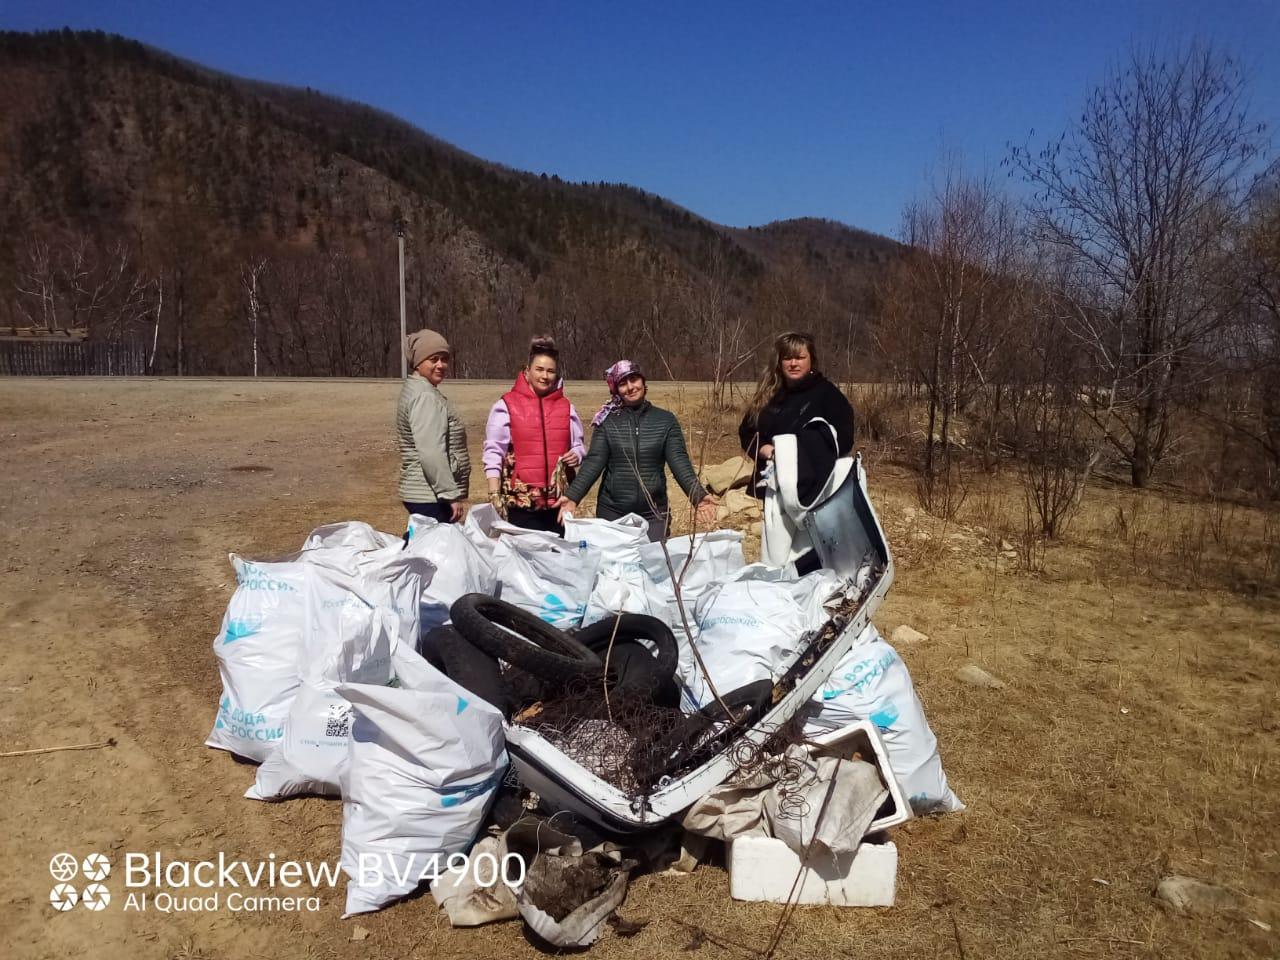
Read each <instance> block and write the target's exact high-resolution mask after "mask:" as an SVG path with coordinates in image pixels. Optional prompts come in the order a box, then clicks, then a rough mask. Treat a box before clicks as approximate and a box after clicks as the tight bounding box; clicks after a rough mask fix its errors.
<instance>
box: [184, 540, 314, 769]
mask: <svg viewBox="0 0 1280 960" xmlns="http://www.w3.org/2000/svg"><path fill="white" fill-rule="evenodd" d="M231 566H232V567H233V568H234V569H235V573H236V583H237V586H236V591H235V593H234V594H232V596H231V601H230V603H228V604H227V610H226V613H225V614H224V615H223V617H222V629H221V630H220V631H219V632H218V636H217V637H216V638H215V639H214V641H213V653H214V656H215V657H217V660H218V672H219V673H220V674H221V675H222V695H221V696H220V697H219V698H218V715H217V718H216V719H215V720H214V724H213V730H212V731H210V733H209V737H208V739H207V740H205V743H206V744H207V745H208V746H210V747H216V748H218V749H220V750H229V751H231V752H232V753H234V754H237V755H239V756H242V757H246V758H248V759H250V760H258V761H261V760H265V759H266V757H267V755H268V754H269V753H270V752H271V751H272V749H274V748H275V746H276V745H277V744H278V743H279V742H280V739H281V738H282V737H283V736H284V727H285V719H286V718H287V717H288V715H289V709H290V707H291V706H292V705H293V698H294V695H295V694H296V693H297V690H298V684H299V682H300V677H299V675H298V663H299V661H300V659H301V658H302V657H303V655H304V652H305V649H306V636H307V597H308V595H309V592H310V591H309V589H308V580H309V577H310V573H311V566H310V565H309V564H306V563H301V562H298V561H297V560H291V561H283V562H279V563H255V562H254V561H251V560H245V559H243V558H241V557H238V556H236V555H235V554H231Z"/></svg>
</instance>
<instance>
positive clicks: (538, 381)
mask: <svg viewBox="0 0 1280 960" xmlns="http://www.w3.org/2000/svg"><path fill="white" fill-rule="evenodd" d="M582 438H583V431H582V420H580V419H579V417H578V411H577V410H575V409H574V408H573V404H572V403H570V402H569V399H568V398H567V397H566V396H565V395H564V381H562V380H561V379H560V353H559V351H557V350H556V343H555V341H554V340H552V339H551V338H550V337H534V338H533V341H532V342H531V343H530V344H529V364H528V366H526V367H525V368H524V369H523V370H521V371H520V374H519V375H518V376H517V377H516V382H515V384H514V385H513V386H512V387H511V389H510V390H508V391H507V392H506V393H504V394H503V395H502V398H501V399H500V400H499V401H498V402H497V403H495V404H494V405H493V409H491V410H490V411H489V422H488V424H487V425H486V426H485V431H484V474H485V478H486V479H487V480H488V483H489V502H490V503H491V504H493V505H494V507H495V508H496V509H497V510H498V512H499V513H500V514H502V515H503V516H504V517H506V518H507V519H508V520H509V521H510V522H512V523H514V524H515V525H516V526H520V527H524V528H526V529H528V530H550V531H552V532H554V533H556V534H558V535H559V536H564V527H563V526H562V525H561V524H560V522H559V520H558V519H557V512H558V511H557V510H556V501H557V500H559V499H560V496H561V494H563V492H564V487H566V486H568V483H569V481H570V480H572V479H573V474H574V471H575V469H576V468H577V466H578V464H580V463H581V462H582V458H583V456H585V455H586V448H585V446H584V445H583V439H582Z"/></svg>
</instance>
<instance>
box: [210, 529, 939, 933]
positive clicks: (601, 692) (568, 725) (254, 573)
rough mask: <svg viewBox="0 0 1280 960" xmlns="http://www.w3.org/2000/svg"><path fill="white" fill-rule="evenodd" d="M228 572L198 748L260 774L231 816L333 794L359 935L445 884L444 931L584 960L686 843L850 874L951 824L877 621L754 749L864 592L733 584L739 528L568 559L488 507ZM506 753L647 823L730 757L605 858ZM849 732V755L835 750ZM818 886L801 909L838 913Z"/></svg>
mask: <svg viewBox="0 0 1280 960" xmlns="http://www.w3.org/2000/svg"><path fill="white" fill-rule="evenodd" d="M230 559H231V563H232V566H233V568H234V570H235V574H236V581H237V587H236V590H235V592H234V594H233V596H232V597H231V600H230V602H229V604H228V607H227V611H226V614H225V615H224V618H223V622H222V627H221V630H220V631H219V633H218V636H217V638H216V639H215V641H214V654H215V657H216V659H217V662H218V669H219V672H220V674H221V678H222V688H223V689H222V694H221V696H220V698H219V703H218V710H217V715H216V718H215V721H214V726H213V729H212V730H211V732H210V734H209V737H208V739H207V740H206V743H207V745H208V746H211V747H216V748H219V749H222V750H226V751H228V752H231V753H233V754H236V755H238V756H240V757H243V758H246V759H248V760H251V761H255V762H257V763H258V764H259V766H258V767H257V771H256V776H255V780H254V783H253V784H252V785H250V786H249V788H248V790H247V791H246V793H245V796H246V797H249V798H252V799H257V800H270V801H278V800H283V799H286V798H288V797H291V796H296V795H300V794H310V795H323V796H334V797H341V799H342V803H343V819H342V860H341V864H342V868H343V871H344V873H345V874H346V875H347V877H348V885H347V898H346V911H345V913H346V915H352V914H358V913H362V912H367V911H370V910H377V909H380V908H382V907H385V906H387V905H388V904H390V903H393V902H395V901H397V900H399V899H401V898H403V897H405V896H407V895H409V894H411V893H413V892H414V891H415V890H416V889H417V888H418V887H419V886H420V885H421V884H422V883H423V882H424V880H431V879H434V883H433V885H432V892H433V896H434V897H435V899H436V901H437V902H439V903H440V904H442V906H443V908H444V909H445V910H446V912H447V914H448V916H449V917H450V919H451V921H452V922H454V923H455V924H456V925H471V924H474V923H479V922H489V921H491V920H499V919H513V918H515V917H517V916H519V917H521V918H523V921H524V922H525V923H526V925H527V927H528V929H529V930H530V931H531V932H532V934H533V935H534V936H536V937H537V938H539V939H541V940H542V941H544V942H546V943H549V944H551V945H554V946H561V947H565V946H586V945H588V944H589V943H590V942H592V941H593V940H594V939H595V938H596V937H598V936H599V934H600V930H601V925H602V924H603V922H604V920H605V919H606V918H608V917H609V916H611V915H612V914H613V913H614V911H615V910H616V909H617V906H618V905H619V904H620V903H621V902H622V900H623V898H624V897H625V891H626V885H627V879H628V877H629V876H630V875H631V873H632V872H633V871H634V870H636V869H650V868H654V867H655V865H659V864H660V863H661V862H663V861H664V858H665V859H666V860H670V859H676V858H678V857H679V851H680V850H681V838H682V836H683V837H684V838H685V841H686V843H687V842H688V837H689V836H690V835H693V834H696V835H700V836H704V837H710V838H713V839H716V840H721V841H725V842H727V843H729V844H730V850H733V849H734V845H735V844H736V845H737V848H738V849H741V850H743V851H746V850H747V849H748V847H749V846H750V844H752V843H757V844H758V843H762V842H765V841H768V842H770V843H781V844H783V845H785V847H786V849H787V850H789V851H791V854H792V855H794V856H795V857H798V858H800V859H799V860H797V861H796V862H797V863H799V864H801V865H802V866H803V868H804V869H805V870H809V869H817V870H818V872H819V873H820V874H822V875H823V876H827V875H828V874H830V875H832V876H836V875H841V876H843V875H846V874H847V875H852V874H850V873H849V870H850V869H851V867H850V864H852V863H853V862H854V860H853V858H856V857H859V856H862V855H861V854H859V853H858V851H859V848H860V846H862V840H863V837H864V836H866V835H882V834H883V831H884V830H885V829H886V828H887V827H889V826H892V825H896V824H897V823H900V822H902V821H903V820H904V819H905V818H907V817H909V816H911V815H912V808H914V810H915V812H917V813H936V812H944V811H950V810H960V809H963V806H962V805H961V804H960V802H959V800H958V799H957V798H956V797H955V795H954V793H952V791H951V790H950V788H949V787H948V785H947V781H946V777H945V775H944V774H943V771H942V766H941V763H940V761H939V759H938V753H937V743H936V739H935V738H934V736H933V733H932V731H931V730H930V729H929V726H928V724H927V722H926V721H925V718H924V713H923V709H922V708H921V705H920V702H919V699H918V698H917V697H916V695H915V691H914V689H913V687H912V685H911V680H910V677H909V675H908V674H907V671H906V667H905V665H904V664H903V663H902V661H901V659H900V658H898V657H897V655H896V653H895V652H894V651H893V650H892V648H891V647H889V645H888V644H887V643H885V641H884V640H883V638H881V637H880V636H879V634H878V633H877V632H876V631H875V628H874V627H873V626H871V625H870V624H869V623H868V624H867V626H866V627H865V629H863V630H862V631H861V632H860V633H859V634H858V635H857V637H856V639H855V640H854V641H853V645H852V648H851V649H850V650H849V652H848V653H847V654H846V655H845V656H844V658H843V659H842V660H841V661H840V663H839V665H838V666H837V667H836V669H835V670H834V671H833V672H832V673H831V674H830V676H829V677H827V678H825V684H824V685H823V686H822V687H821V689H819V690H818V692H817V693H816V694H814V696H813V698H812V701H811V702H810V703H809V705H808V707H807V708H806V709H805V710H804V711H803V712H802V714H801V715H799V716H797V718H796V720H795V721H794V722H792V723H789V724H787V729H786V730H785V731H771V732H770V735H769V736H768V737H766V738H761V737H755V738H752V737H748V736H746V735H745V732H746V731H747V730H748V729H749V728H750V727H751V725H752V724H753V723H755V722H756V720H757V719H758V718H759V717H761V716H762V715H763V714H764V713H766V712H768V710H769V709H771V707H772V706H773V705H774V703H776V701H777V698H778V696H779V691H780V689H781V685H782V683H783V682H784V678H786V677H788V676H794V675H795V674H796V672H797V671H798V670H803V669H806V668H807V665H810V664H811V662H812V659H813V655H812V653H811V651H810V647H811V645H812V643H813V641H814V638H815V637H817V636H819V635H820V634H821V632H822V631H824V630H825V631H826V632H827V635H828V636H830V635H832V634H835V633H838V632H839V631H838V630H836V625H837V623H843V622H844V621H843V620H839V616H840V613H839V611H841V610H846V611H847V610H852V609H856V608H857V607H858V605H859V603H860V602H861V598H862V597H864V596H865V595H866V591H867V590H868V589H869V588H870V584H871V583H872V581H873V579H874V571H871V570H870V569H864V570H861V571H859V573H858V575H857V576H856V577H841V576H839V575H838V574H836V573H835V572H834V571H831V570H825V569H819V570H817V571H815V572H813V573H809V574H807V575H804V576H801V575H799V574H798V573H797V572H796V570H795V568H794V566H788V567H783V568H773V567H767V566H765V565H763V564H747V563H746V562H745V559H744V557H743V552H742V542H741V534H740V533H737V532H734V531H717V532H714V533H710V534H705V535H697V536H696V537H682V538H673V539H670V540H668V541H666V542H665V543H650V542H649V540H648V536H647V529H646V525H645V521H644V520H643V519H642V518H640V517H636V516H629V517H624V518H622V519H621V520H617V521H604V520H598V519H571V520H569V521H568V522H567V523H566V528H565V536H564V537H563V538H561V537H557V536H555V535H554V534H550V533H544V532H536V531H528V530H524V529H521V528H518V527H515V526H512V525H510V524H507V523H505V522H504V521H503V520H502V519H501V518H500V517H499V516H498V515H497V514H496V513H495V512H494V511H493V510H492V508H488V507H478V508H476V509H474V510H472V511H471V513H470V514H469V515H468V517H467V520H466V522H465V523H464V524H461V525H451V524H440V523H437V522H435V521H433V520H431V519H428V518H425V517H421V516H414V517H412V518H411V519H410V522H409V526H408V529H407V531H406V533H405V535H404V536H395V535H392V534H387V533H383V532H380V531H377V530H375V529H374V528H372V527H371V526H369V525H368V524H365V523H360V522H346V523H336V524H329V525H326V526H322V527H319V528H317V529H316V530H315V531H313V532H312V533H311V534H310V535H309V536H308V537H307V538H306V539H305V541H304V543H303V548H302V549H301V550H300V551H299V552H298V553H297V554H295V555H292V556H289V557H286V558H283V559H280V560H274V561H270V562H256V561H250V560H246V559H244V558H241V557H239V556H236V555H232V556H231V558H230ZM832 656H833V657H834V656H835V654H834V653H833V654H832ZM806 658H807V659H806ZM805 695H807V693H806V694H805ZM521 730H523V731H534V732H536V733H537V735H538V736H539V737H540V738H541V739H543V740H545V741H546V742H547V743H549V744H551V745H553V746H554V747H555V748H556V749H557V750H560V751H562V753H563V756H564V758H565V764H564V767H565V769H579V770H581V771H583V772H584V776H589V777H596V778H599V780H600V781H601V782H605V783H608V784H610V785H611V786H612V787H614V788H616V789H618V790H621V791H622V792H623V793H624V794H627V795H633V796H634V797H636V798H637V800H638V801H640V802H642V801H643V797H644V795H645V794H646V792H647V791H650V790H652V789H654V788H655V786H656V785H658V784H660V783H667V782H670V780H671V779H672V778H673V777H676V776H679V775H681V773H682V771H688V770H690V769H693V768H694V767H695V766H696V764H697V763H699V762H702V761H703V760H705V759H706V757H707V756H708V755H709V751H715V750H721V751H723V750H728V749H730V748H731V747H732V748H733V749H734V750H735V751H737V753H735V757H736V759H735V763H734V776H732V777H730V778H729V779H727V780H725V781H724V782H721V783H718V784H716V785H715V788H714V789H712V790H711V791H710V792H708V793H706V794H705V795H704V796H702V797H701V799H698V800H697V802H696V803H693V805H692V806H691V807H689V808H688V810H687V811H686V812H685V813H684V815H683V817H682V818H666V819H662V820H659V821H658V822H654V823H652V825H651V829H650V830H649V831H648V832H647V833H641V834H638V835H633V836H627V837H616V836H615V837H610V836H608V832H607V830H605V829H604V826H603V824H602V822H592V821H591V819H590V818H582V817H579V816H574V815H569V816H566V815H565V814H564V811H561V810H557V809H546V806H547V804H546V802H545V798H543V800H544V802H543V804H542V806H543V809H542V810H541V811H540V813H537V814H535V813H532V812H531V810H532V809H533V808H535V807H536V806H537V805H538V801H539V797H538V796H537V795H531V792H530V791H529V789H528V788H527V785H525V784H521V783H519V781H518V778H517V777H515V776H513V773H514V772H515V771H514V770H513V769H510V768H509V755H508V749H507V747H508V737H509V736H512V735H514V733H515V732H517V731H521ZM850 731H860V732H858V733H857V737H855V738H854V739H856V740H857V744H858V746H857V748H856V749H854V750H853V751H852V752H850V751H849V750H845V751H844V753H841V752H840V750H839V749H837V748H835V747H831V746H830V744H831V743H833V742H834V743H837V744H847V743H848V742H850V739H849V738H850V736H852V734H850ZM735 737H736V738H737V739H736V740H735V739H734V738H735ZM833 737H834V740H833V739H832V738H833ZM858 737H860V738H861V739H858ZM823 742H826V743H827V744H828V746H826V747H823V746H822V745H821V744H822V743H823ZM735 743H737V744H738V746H736V747H734V746H733V744H735ZM512 749H514V747H513V748H512ZM738 754H741V756H738ZM691 799H692V798H691ZM512 803H514V804H515V805H516V812H517V814H518V815H517V816H510V815H508V814H509V812H510V808H511V806H512ZM503 810H506V811H507V813H501V811H503ZM796 810H804V811H806V813H805V815H803V816H800V817H796V816H794V815H793V814H794V811H796ZM819 811H821V813H819ZM500 813H501V815H500ZM548 817H550V820H549V821H548V819H547V818H548ZM647 826H648V825H647ZM486 827H488V828H489V832H488V834H487V835H486V830H485V828H486ZM531 837H532V839H530V838H531ZM739 840H741V841H742V843H741V844H738V843H737V841H739ZM477 841H478V842H477ZM531 851H532V852H531ZM463 854H469V857H470V859H467V858H465V857H464V858H463V859H462V861H461V863H457V862H455V863H454V864H453V865H452V868H451V869H440V866H441V865H442V864H445V863H446V862H448V860H449V858H450V857H457V856H459V855H463ZM481 854H491V855H492V858H493V860H494V862H495V863H500V864H503V865H505V864H507V863H515V862H518V863H519V871H520V878H521V881H522V882H521V883H520V884H519V885H514V884H511V883H509V882H507V879H499V878H498V877H497V876H496V875H491V876H486V877H484V878H483V879H484V880H485V882H483V883H482V882H480V881H481V879H482V878H481V877H480V876H479V874H478V873H477V874H476V875H474V876H472V875H470V874H469V873H468V871H469V870H470V869H471V868H470V866H468V865H474V864H475V863H477V862H479V861H478V860H477V857H479V855H481ZM763 855H768V856H774V855H775V854H774V853H770V852H769V850H767V849H765V848H762V847H756V848H752V852H751V856H756V857H759V856H763ZM743 856H744V857H746V856H747V854H746V853H744V854H743ZM894 856H895V857H896V853H895V855H894ZM686 859H687V857H686ZM736 859H738V857H737V854H734V855H733V857H732V859H731V861H730V863H731V872H732V870H733V867H732V863H733V861H734V860H736ZM863 861H866V857H863ZM743 862H746V860H744V861H743ZM371 863H377V864H379V865H380V869H378V870H370V869H365V867H366V866H367V865H368V864H371ZM820 863H821V864H825V866H820V867H819V866H818V865H819V864H820ZM894 864H895V869H896V859H895V860H894ZM428 865H432V866H434V867H435V868H437V869H435V870H434V872H432V871H431V870H428V869H426V868H427V867H428ZM504 869H505V866H504ZM836 879H837V880H838V879H839V876H836ZM822 882H823V883H828V886H827V887H822V888H821V890H820V891H819V893H816V894H812V895H811V896H809V899H808V900H803V901H802V902H839V898H840V896H842V895H843V894H832V893H831V889H834V888H829V883H830V882H835V881H834V880H831V878H830V877H828V878H827V879H826V880H823V881H822ZM738 886H740V884H737V883H736V882H735V889H737V887H738ZM747 886H749V884H747ZM744 889H745V888H744ZM805 889H808V888H805ZM841 889H843V888H841ZM766 893H768V891H766ZM774 893H776V891H774ZM802 893H803V891H802ZM735 895H736V894H735ZM890 896H891V894H890ZM814 897H817V898H818V899H814ZM822 897H826V898H827V899H826V900H822V899H821V898H822ZM760 898H763V899H771V898H772V899H776V898H777V897H776V896H773V895H772V894H770V895H768V896H765V895H762V896H761V897H760ZM846 899H847V898H846ZM855 899H856V898H855Z"/></svg>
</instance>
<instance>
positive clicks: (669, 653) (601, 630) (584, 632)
mask: <svg viewBox="0 0 1280 960" xmlns="http://www.w3.org/2000/svg"><path fill="white" fill-rule="evenodd" d="M615 623H616V625H617V633H616V636H615V633H614V625H615ZM573 636H574V639H576V640H577V641H578V642H579V643H581V644H583V645H584V646H586V647H587V648H589V649H590V650H593V651H594V652H595V653H596V655H597V656H599V657H600V659H601V660H603V659H604V654H605V651H606V650H608V649H609V640H610V638H613V639H614V643H615V645H616V644H617V641H619V640H635V641H644V642H645V645H646V646H651V647H652V648H653V649H651V650H650V653H651V654H652V656H653V659H654V670H655V671H656V672H657V673H660V674H662V675H663V676H667V677H672V676H675V672H676V664H677V662H678V661H679V659H680V648H679V646H678V645H677V644H676V635H675V634H674V633H672V632H671V628H670V627H668V626H667V625H666V624H665V623H663V622H662V621H661V620H659V619H658V618H657V617H650V616H646V615H645V614H643V613H624V614H622V615H621V616H607V617H605V618H604V619H603V620H597V621H596V622H595V623H593V624H590V625H589V626H585V627H583V628H582V629H581V630H579V631H578V632H577V633H575V634H574V635H573Z"/></svg>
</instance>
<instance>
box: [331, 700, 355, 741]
mask: <svg viewBox="0 0 1280 960" xmlns="http://www.w3.org/2000/svg"><path fill="white" fill-rule="evenodd" d="M350 733H351V704H349V703H331V704H329V715H328V716H327V717H325V721H324V735H325V736H326V737H336V738H343V737H346V736H348V735H349V734H350Z"/></svg>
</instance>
